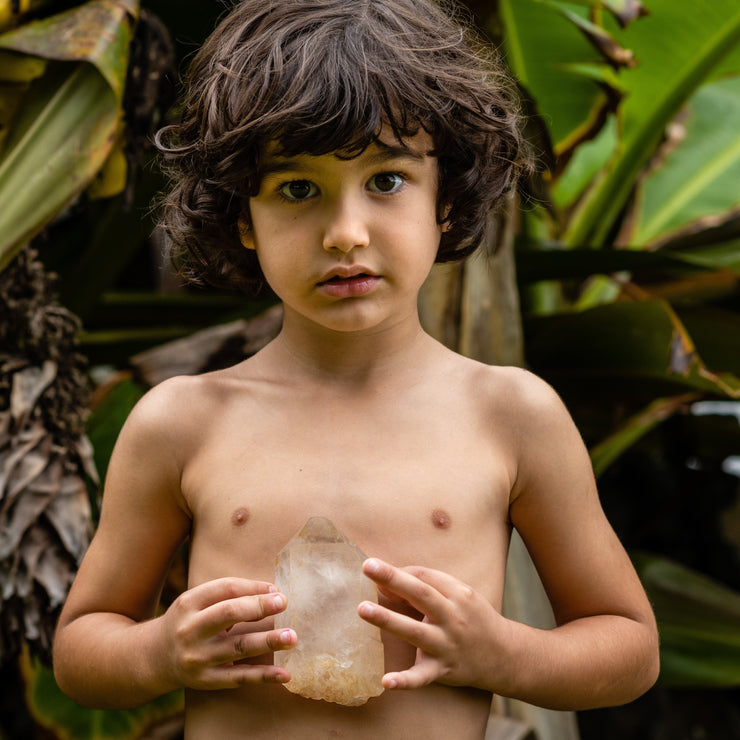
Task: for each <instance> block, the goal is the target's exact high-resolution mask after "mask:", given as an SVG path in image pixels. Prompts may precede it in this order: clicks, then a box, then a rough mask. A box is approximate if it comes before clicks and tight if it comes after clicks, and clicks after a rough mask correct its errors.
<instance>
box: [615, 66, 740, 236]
mask: <svg viewBox="0 0 740 740" xmlns="http://www.w3.org/2000/svg"><path fill="white" fill-rule="evenodd" d="M739 121H740V77H732V78H729V79H724V80H718V81H716V82H713V83H711V84H708V85H704V86H703V87H701V88H699V90H698V91H697V92H696V93H695V94H694V95H693V96H692V98H691V100H690V102H689V106H688V110H687V114H686V119H685V121H682V123H681V126H682V129H683V131H682V134H681V138H682V140H681V141H680V143H679V144H678V146H676V147H675V149H673V151H671V152H670V153H669V154H668V155H667V157H666V158H665V160H664V161H662V162H660V164H659V165H658V166H657V167H656V168H655V169H653V170H652V171H651V172H650V173H649V176H648V177H647V178H646V180H645V181H644V183H643V184H642V187H641V196H640V198H639V199H638V208H637V209H636V213H635V215H634V217H633V219H632V222H631V223H632V230H631V233H629V234H628V235H626V241H628V243H630V244H635V245H643V244H644V245H650V244H655V243H660V242H664V241H666V240H667V239H670V238H671V236H673V235H675V234H676V233H679V232H681V231H699V230H701V229H702V228H707V227H709V226H716V225H717V224H719V223H721V222H722V221H723V220H725V219H727V218H728V217H729V216H731V215H733V214H735V213H737V212H738V211H740V125H738V122H739Z"/></svg>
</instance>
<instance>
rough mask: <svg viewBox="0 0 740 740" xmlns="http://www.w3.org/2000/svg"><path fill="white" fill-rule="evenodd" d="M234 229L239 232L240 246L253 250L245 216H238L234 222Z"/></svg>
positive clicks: (252, 238)
mask: <svg viewBox="0 0 740 740" xmlns="http://www.w3.org/2000/svg"><path fill="white" fill-rule="evenodd" d="M236 228H237V229H238V230H239V241H240V242H241V243H242V246H244V247H246V248H247V249H254V248H255V247H254V237H253V236H252V229H251V227H250V225H249V220H248V219H247V218H246V217H245V216H239V220H238V221H237V222H236Z"/></svg>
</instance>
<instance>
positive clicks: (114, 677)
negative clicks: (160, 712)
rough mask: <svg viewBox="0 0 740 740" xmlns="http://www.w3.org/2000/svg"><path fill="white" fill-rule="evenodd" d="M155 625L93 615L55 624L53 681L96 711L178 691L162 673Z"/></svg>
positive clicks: (138, 703)
mask: <svg viewBox="0 0 740 740" xmlns="http://www.w3.org/2000/svg"><path fill="white" fill-rule="evenodd" d="M158 622H159V620H158V619H153V620H150V621H146V622H141V623H139V622H135V621H133V620H131V619H129V618H128V617H125V616H123V615H120V614H112V613H97V614H86V615H84V616H81V617H79V618H77V619H75V620H74V621H72V622H70V623H68V624H66V625H63V626H60V628H59V629H58V630H57V634H56V637H55V642H54V675H55V677H56V680H57V683H58V684H59V686H60V687H61V689H62V690H63V691H64V693H65V694H67V695H68V696H70V697H71V698H72V699H74V700H75V701H76V702H78V703H79V704H82V705H84V706H88V707H92V708H96V709H126V708H131V707H136V706H140V705H141V704H145V703H146V702H148V701H152V700H153V699H156V698H157V697H158V696H161V695H162V694H166V693H168V692H169V691H174V690H175V689H177V688H179V687H178V686H176V685H174V683H171V682H168V680H167V679H166V677H165V673H164V670H163V669H162V666H164V665H165V661H164V657H165V656H162V655H161V654H160V652H161V651H160V648H161V644H160V641H159V640H158V639H157V634H158Z"/></svg>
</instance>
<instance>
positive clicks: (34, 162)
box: [0, 62, 119, 270]
mask: <svg viewBox="0 0 740 740" xmlns="http://www.w3.org/2000/svg"><path fill="white" fill-rule="evenodd" d="M118 121H119V110H118V105H117V103H116V99H115V95H114V94H113V92H112V90H111V88H110V86H109V85H108V83H107V82H106V81H105V79H104V78H103V77H102V76H101V75H100V73H99V72H98V71H97V70H96V69H95V67H93V66H92V65H90V64H88V63H87V62H83V63H81V64H73V65H69V64H65V65H63V66H61V67H55V68H54V69H53V70H50V71H49V72H47V74H45V75H44V76H43V77H42V78H41V79H40V80H39V81H38V82H37V83H36V84H34V85H33V86H32V87H31V89H30V90H29V91H28V93H26V96H25V98H24V101H23V103H22V104H21V108H20V110H19V111H18V113H17V114H16V118H15V125H14V128H13V129H12V130H11V132H10V134H9V136H8V138H7V140H6V142H5V148H4V151H3V157H2V159H0V202H1V203H2V204H3V208H2V209H0V270H1V269H3V268H4V267H5V266H6V265H7V264H8V263H9V262H10V261H11V260H12V259H13V257H14V256H15V255H16V254H17V252H18V251H19V250H20V249H21V248H22V247H23V246H24V244H26V243H27V242H28V241H29V240H30V239H31V238H32V237H33V236H35V235H36V234H37V233H38V232H39V231H40V230H41V229H42V228H43V227H44V226H45V225H46V224H47V223H49V222H50V221H51V220H52V218H54V216H56V215H57V214H58V213H59V212H60V211H61V210H62V209H63V208H64V207H65V206H67V205H68V204H69V203H70V202H71V201H72V200H73V199H74V198H75V197H76V196H77V195H78V194H79V193H81V192H82V191H83V190H84V189H85V187H86V186H87V185H88V184H89V182H90V181H91V180H92V178H93V177H94V175H95V173H96V172H97V171H98V170H99V169H100V167H101V166H102V164H103V162H105V159H106V158H107V156H108V153H109V152H110V149H111V147H112V145H113V142H114V138H115V133H116V128H117V126H118Z"/></svg>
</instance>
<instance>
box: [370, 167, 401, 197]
mask: <svg viewBox="0 0 740 740" xmlns="http://www.w3.org/2000/svg"><path fill="white" fill-rule="evenodd" d="M403 182H404V181H403V177H402V176H401V175H399V174H397V173H395V172H381V173H380V174H377V175H373V176H372V177H371V178H370V181H369V182H368V188H369V189H370V190H372V191H374V192H376V193H395V192H396V191H397V190H398V189H400V187H401V186H402V185H403Z"/></svg>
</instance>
